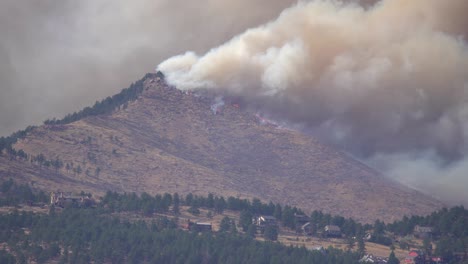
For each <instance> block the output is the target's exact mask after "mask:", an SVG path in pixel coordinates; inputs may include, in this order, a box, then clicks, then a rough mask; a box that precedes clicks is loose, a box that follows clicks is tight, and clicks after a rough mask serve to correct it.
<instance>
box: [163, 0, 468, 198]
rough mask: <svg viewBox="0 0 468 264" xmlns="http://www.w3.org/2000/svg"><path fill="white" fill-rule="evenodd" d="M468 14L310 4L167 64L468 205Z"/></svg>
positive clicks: (182, 85) (387, 4)
mask: <svg viewBox="0 0 468 264" xmlns="http://www.w3.org/2000/svg"><path fill="white" fill-rule="evenodd" d="M466 10H468V1H465V0H451V1H439V0H412V1H407V0H383V1H380V2H378V3H377V4H375V5H370V6H366V7H364V6H361V5H359V4H357V3H349V2H348V3H344V2H341V1H320V0H316V1H301V2H299V3H297V4H296V5H294V6H292V7H290V8H288V9H285V10H284V11H283V12H282V13H281V14H280V16H279V17H278V18H277V19H276V20H274V21H271V22H269V23H267V24H264V25H262V26H258V27H255V28H251V29H248V30H247V31H245V32H244V33H242V34H240V35H238V36H236V37H234V38H232V39H231V40H230V41H228V42H226V43H224V44H222V45H220V46H218V47H216V48H213V49H211V50H210V51H208V52H207V53H205V54H203V55H198V54H197V53H196V52H186V53H184V54H181V55H179V56H175V57H172V58H170V59H168V60H166V61H164V62H163V63H161V64H160V65H159V66H158V70H161V71H162V72H163V73H164V74H165V75H166V78H167V80H168V81H169V82H170V83H171V84H173V85H175V86H176V87H178V88H179V89H183V90H187V89H200V88H202V89H213V90H219V91H220V92H224V93H228V94H232V95H236V96H242V97H244V98H246V99H248V100H255V101H256V102H261V104H262V105H263V106H264V107H265V109H268V111H270V112H271V113H275V114H276V116H277V117H278V118H284V119H287V120H290V121H292V122H296V123H301V124H303V125H305V127H306V128H307V129H308V130H309V131H310V132H311V133H313V134H316V135H318V136H319V137H321V138H322V139H325V140H327V141H329V142H331V143H333V144H336V145H338V146H340V147H342V148H343V149H345V150H346V151H348V152H350V153H353V154H354V155H356V156H357V157H359V158H361V159H362V160H364V161H366V162H367V163H368V164H371V165H373V166H375V167H377V168H379V169H381V170H383V171H384V172H385V173H386V174H387V175H389V176H392V177H394V178H395V179H398V180H399V181H401V182H403V183H406V184H409V185H411V186H413V187H415V188H418V189H421V190H423V191H426V192H430V193H431V194H434V195H436V196H439V197H441V198H442V199H444V200H446V201H451V202H454V203H459V202H463V203H465V204H468V193H467V192H466V190H465V188H462V187H460V186H468V180H467V179H468V178H467V177H466V175H464V174H465V172H466V171H467V170H466V169H468V158H467V154H468V152H467V151H468V45H467V37H468V34H467V29H468V16H466V14H465V11H466ZM457 186H458V187H457Z"/></svg>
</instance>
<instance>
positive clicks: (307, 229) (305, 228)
mask: <svg viewBox="0 0 468 264" xmlns="http://www.w3.org/2000/svg"><path fill="white" fill-rule="evenodd" d="M301 231H302V233H303V234H304V235H306V236H311V235H312V234H313V233H314V227H313V226H312V224H311V223H310V222H307V223H305V224H303V225H302V226H301Z"/></svg>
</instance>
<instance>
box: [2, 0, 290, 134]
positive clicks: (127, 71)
mask: <svg viewBox="0 0 468 264" xmlns="http://www.w3.org/2000/svg"><path fill="white" fill-rule="evenodd" d="M293 2H294V0H235V1H234V0H233V1H217V0H200V1H181V0H171V1H169V0H133V1H127V0H79V1H75V0H60V1H53V0H41V1H37V0H23V1H17V0H2V1H0V35H1V37H0V92H1V95H0V136H7V135H8V134H10V133H12V132H14V131H16V130H19V129H23V128H25V127H26V126H27V125H31V124H38V123H40V122H42V121H43V120H45V119H48V118H52V117H57V118H60V117H63V116H64V115H66V114H68V113H71V112H74V111H77V110H80V109H81V108H83V107H85V106H89V105H92V104H94V102H95V101H96V100H100V99H103V98H104V97H107V96H110V95H112V94H114V93H116V92H118V91H120V90H121V89H122V88H125V87H128V86H129V84H130V83H131V82H134V81H135V80H137V79H139V78H141V77H142V76H143V75H144V74H145V73H146V72H150V71H152V70H153V69H154V66H155V61H162V60H163V59H165V58H167V57H169V56H171V55H172V54H177V53H180V52H182V51H185V50H187V49H192V50H194V51H197V52H206V51H207V50H208V49H209V48H210V47H212V46H214V45H219V44H220V43H222V42H224V41H225V40H226V39H228V38H230V37H232V36H233V35H235V34H238V33H240V32H242V31H244V30H245V29H246V28H248V27H252V26H255V25H258V24H260V23H264V22H266V21H268V20H270V19H272V18H273V17H275V16H277V15H278V14H279V13H280V12H281V10H283V9H284V8H286V7H287V6H289V5H291V4H292V3H293Z"/></svg>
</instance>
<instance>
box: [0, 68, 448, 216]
mask: <svg viewBox="0 0 468 264" xmlns="http://www.w3.org/2000/svg"><path fill="white" fill-rule="evenodd" d="M145 78H146V79H145V80H144V81H143V87H144V89H143V91H142V92H141V94H140V95H139V96H138V97H137V98H136V100H134V101H130V102H129V103H125V104H124V105H122V106H120V107H118V108H117V109H115V110H114V111H113V112H111V113H104V114H99V115H90V116H87V117H85V118H82V119H80V120H77V121H74V122H71V123H67V124H49V125H44V126H41V127H38V128H35V129H33V130H32V131H30V132H29V133H28V134H27V136H26V137H24V138H23V139H20V140H18V142H16V143H15V144H14V149H16V151H19V150H23V151H24V152H25V153H27V154H28V155H27V157H26V158H24V157H23V158H21V157H16V158H13V157H11V156H7V155H6V154H4V155H3V156H0V176H1V177H2V178H7V177H12V178H14V179H15V180H16V181H21V182H27V183H32V184H33V186H34V187H38V188H41V189H44V190H57V189H60V190H64V191H81V190H84V191H86V192H93V193H98V194H103V193H104V192H106V191H108V190H113V191H118V192H137V193H141V192H148V193H150V194H154V193H161V192H169V193H175V192H178V193H180V194H187V193H189V192H192V193H194V194H207V193H213V194H217V195H222V196H240V197H246V198H254V197H257V198H260V199H261V200H264V201H269V200H271V201H273V202H279V203H282V204H290V205H294V206H299V207H301V208H304V209H305V210H316V209H320V210H323V211H325V212H330V213H333V214H340V215H343V216H348V217H353V218H355V219H358V220H361V221H373V220H375V219H377V218H379V219H382V220H384V221H386V222H388V221H392V220H395V219H398V218H400V217H402V216H403V215H405V214H407V215H410V214H426V213H430V212H432V211H434V210H435V209H437V208H440V207H441V206H442V204H441V203H440V202H438V201H436V200H434V199H432V198H430V197H428V196H425V195H423V194H421V193H419V192H417V191H414V190H411V189H408V188H407V187H404V186H402V185H400V184H397V183H395V182H391V181H389V180H387V179H386V178H384V177H383V176H382V175H380V174H379V173H377V172H376V171H374V170H372V169H370V168H369V167H367V166H365V165H364V164H362V163H360V162H358V161H356V160H354V159H352V158H350V157H349V156H347V155H346V154H344V153H341V152H339V151H337V150H335V149H333V148H331V147H329V146H327V145H324V144H322V143H320V142H319V141H318V140H316V139H314V138H312V137H310V136H307V135H304V134H301V133H300V132H297V131H293V130H288V129H283V128H281V127H279V126H276V125H274V124H272V123H270V122H268V121H266V120H264V119H262V118H259V117H258V116H256V115H255V112H254V111H252V110H249V109H247V107H246V106H244V105H243V104H242V103H240V102H237V101H236V100H235V99H229V98H224V101H222V100H221V99H220V98H219V97H218V98H216V97H214V96H212V95H208V94H203V93H200V92H198V93H190V92H182V91H179V90H177V89H175V88H173V87H169V86H168V85H167V84H166V83H165V82H164V80H162V79H160V78H159V77H158V76H157V75H156V74H152V75H151V74H150V75H147V76H145ZM222 102H224V105H222ZM216 106H219V107H216ZM44 161H50V162H44ZM54 161H55V163H54ZM51 164H56V165H55V166H54V165H51Z"/></svg>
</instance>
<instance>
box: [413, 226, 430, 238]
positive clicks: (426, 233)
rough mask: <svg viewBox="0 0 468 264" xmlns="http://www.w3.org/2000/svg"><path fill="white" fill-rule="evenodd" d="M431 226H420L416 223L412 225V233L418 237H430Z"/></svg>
mask: <svg viewBox="0 0 468 264" xmlns="http://www.w3.org/2000/svg"><path fill="white" fill-rule="evenodd" d="M432 232H433V228H432V227H430V226H420V225H417V226H415V227H414V231H413V233H414V235H415V236H416V237H419V238H430V237H431V236H432Z"/></svg>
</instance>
